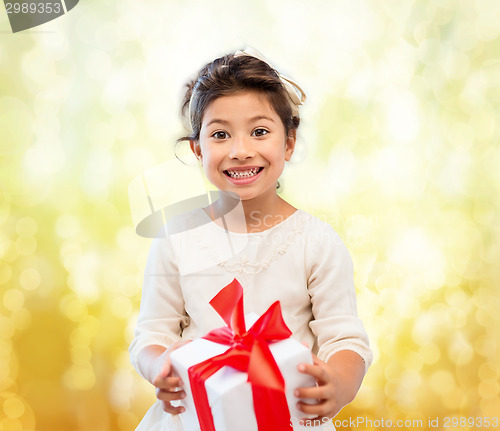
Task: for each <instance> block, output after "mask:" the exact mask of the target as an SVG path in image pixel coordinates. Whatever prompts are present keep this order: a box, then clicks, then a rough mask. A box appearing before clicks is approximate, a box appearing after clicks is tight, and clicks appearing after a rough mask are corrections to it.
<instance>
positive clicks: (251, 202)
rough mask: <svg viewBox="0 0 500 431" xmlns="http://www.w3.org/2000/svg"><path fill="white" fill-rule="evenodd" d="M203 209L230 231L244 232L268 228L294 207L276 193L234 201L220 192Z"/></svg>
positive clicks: (293, 209)
mask: <svg viewBox="0 0 500 431" xmlns="http://www.w3.org/2000/svg"><path fill="white" fill-rule="evenodd" d="M236 203H237V204H236ZM204 210H205V212H206V213H207V214H208V215H209V216H210V218H211V219H212V220H213V221H214V222H215V223H217V224H218V225H220V226H223V227H225V228H227V229H228V230H229V231H231V232H239V233H245V232H262V231H265V230H268V229H270V228H272V227H273V226H274V225H276V224H278V223H281V222H282V221H283V220H284V219H286V218H288V217H290V216H291V215H292V214H293V213H294V212H295V211H296V208H295V207H293V206H292V205H290V204H289V203H288V202H286V201H285V200H284V199H282V198H280V197H279V196H278V195H276V194H274V196H272V195H271V196H269V197H266V198H264V197H263V196H260V197H259V199H248V200H244V201H238V202H235V199H234V198H231V197H228V196H227V195H225V194H224V193H221V197H220V199H219V200H217V201H216V202H214V203H213V204H211V205H209V206H208V207H206V208H204ZM222 216H224V223H223V222H222V220H221V217H222Z"/></svg>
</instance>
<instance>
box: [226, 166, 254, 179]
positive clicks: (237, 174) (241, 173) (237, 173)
mask: <svg viewBox="0 0 500 431" xmlns="http://www.w3.org/2000/svg"><path fill="white" fill-rule="evenodd" d="M259 169H260V168H253V169H249V170H248V171H227V173H228V174H229V176H231V177H232V178H247V177H253V176H254V175H255V174H256V173H257V172H259Z"/></svg>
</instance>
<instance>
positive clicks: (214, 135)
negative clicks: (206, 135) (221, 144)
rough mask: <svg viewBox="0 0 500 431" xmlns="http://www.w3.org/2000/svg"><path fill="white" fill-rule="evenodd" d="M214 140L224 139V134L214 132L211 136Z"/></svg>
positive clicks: (225, 134)
mask: <svg viewBox="0 0 500 431" xmlns="http://www.w3.org/2000/svg"><path fill="white" fill-rule="evenodd" d="M212 136H213V137H214V138H215V139H224V138H225V137H226V136H227V133H226V132H215V133H214V134H213V135H212Z"/></svg>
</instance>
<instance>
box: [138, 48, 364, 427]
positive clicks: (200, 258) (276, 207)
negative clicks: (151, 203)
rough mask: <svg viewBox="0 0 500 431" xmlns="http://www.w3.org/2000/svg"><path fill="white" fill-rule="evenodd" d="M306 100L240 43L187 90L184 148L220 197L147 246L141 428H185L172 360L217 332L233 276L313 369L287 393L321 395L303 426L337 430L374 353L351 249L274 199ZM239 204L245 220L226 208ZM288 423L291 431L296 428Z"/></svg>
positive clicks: (305, 408) (250, 303)
mask: <svg viewBox="0 0 500 431" xmlns="http://www.w3.org/2000/svg"><path fill="white" fill-rule="evenodd" d="M304 101H305V95H304V93H303V91H302V90H301V89H300V87H298V85H297V84H295V83H294V82H293V81H291V80H290V79H288V78H285V77H283V76H281V75H280V74H279V73H278V72H277V71H276V70H275V69H274V68H273V67H272V66H270V64H269V63H268V62H267V61H266V60H265V59H264V58H263V57H262V56H260V54H258V53H257V52H256V51H253V50H251V49H248V48H247V50H245V51H238V52H236V53H235V54H229V55H226V56H223V57H221V58H217V59H216V60H214V61H213V62H211V63H209V64H207V65H206V66H205V67H203V68H202V69H201V71H200V73H199V75H198V77H197V79H196V80H194V81H192V82H190V83H189V84H188V90H187V92H186V97H185V100H184V104H183V113H185V114H187V117H188V119H189V122H190V124H191V127H192V133H191V134H190V135H189V136H185V137H183V138H180V139H179V142H182V141H189V144H190V147H191V150H192V152H193V153H194V155H195V156H196V158H197V159H198V160H199V162H200V164H201V166H202V167H203V170H204V172H205V175H206V177H207V179H208V180H209V181H210V182H211V183H212V184H213V185H214V186H215V187H217V189H219V191H220V194H219V199H218V200H216V201H215V202H213V203H212V204H211V205H209V206H207V207H205V208H198V209H196V210H194V211H190V212H188V213H186V214H184V215H182V216H181V217H180V218H178V219H177V221H176V222H177V223H181V224H183V223H184V228H183V229H178V226H177V228H176V229H175V232H176V233H175V234H171V235H166V237H165V238H157V239H155V240H153V244H152V247H151V251H150V255H149V258H148V264H147V267H146V271H145V278H144V288H143V296H142V302H141V309H140V313H139V318H138V322H137V327H136V331H135V335H136V336H135V338H134V340H133V342H132V344H131V346H130V354H131V361H132V363H133V365H134V367H135V368H136V370H137V371H138V373H139V374H140V375H142V376H143V377H144V378H145V379H147V380H148V381H149V382H150V383H152V384H153V385H154V386H155V387H156V395H157V399H158V401H157V402H156V403H155V405H154V406H153V407H152V408H151V409H150V410H149V412H148V413H147V415H146V416H145V417H144V419H143V421H142V422H141V424H140V425H139V427H138V429H139V430H149V431H151V430H160V429H162V430H164V429H175V428H174V426H175V427H180V429H182V425H181V421H179V418H182V414H180V413H182V412H183V408H182V407H180V406H178V405H177V404H178V400H180V399H182V398H183V397H184V396H185V392H184V390H182V387H183V382H182V381H180V379H179V378H178V377H176V376H175V375H174V373H173V371H172V368H171V365H170V358H169V356H170V353H171V352H172V350H174V349H176V348H178V347H179V346H180V345H182V344H183V343H185V342H187V341H186V340H190V339H193V338H197V337H200V336H203V335H204V334H206V333H207V332H209V331H210V330H212V329H214V328H217V327H220V326H222V320H221V319H220V317H219V316H218V315H217V313H216V312H215V311H214V310H213V309H212V308H211V307H210V305H209V301H210V299H211V298H212V297H213V296H215V294H217V293H218V291H219V290H220V289H221V288H222V287H224V286H225V285H226V284H228V283H229V282H231V281H232V279H233V278H237V279H238V280H239V281H240V282H241V284H242V286H243V289H244V303H245V311H246V312H255V313H257V314H258V315H261V314H262V313H263V312H264V311H265V310H266V309H267V308H268V307H269V306H270V305H271V304H272V303H273V302H274V301H276V300H279V301H280V302H281V307H282V313H283V318H284V320H285V323H286V324H287V326H288V327H289V328H290V329H291V331H292V333H293V335H292V337H293V338H295V339H297V340H299V341H301V342H303V343H305V344H306V345H308V346H310V347H311V350H312V353H313V355H314V356H313V358H314V364H313V365H310V364H302V365H300V366H299V371H300V372H302V373H306V374H310V375H311V376H313V377H314V378H315V379H316V382H317V385H316V387H312V388H296V391H295V395H296V397H297V398H298V399H299V398H315V399H317V400H318V403H317V404H315V405H308V404H305V403H302V402H301V401H299V400H298V399H297V403H298V407H299V410H301V411H302V412H303V413H304V418H305V417H306V416H307V415H308V416H309V417H310V416H311V415H313V416H314V419H312V420H310V421H305V424H306V425H308V424H309V425H311V426H309V427H307V429H333V425H332V422H331V420H330V419H331V418H333V417H334V416H335V415H336V414H337V413H338V412H339V411H340V410H341V409H342V407H344V406H345V405H346V404H348V403H350V402H351V401H352V400H353V399H354V397H355V395H356V393H357V392H358V390H359V387H360V385H361V382H362V380H363V377H364V375H365V373H366V370H367V369H368V367H369V365H370V363H371V361H372V353H371V350H370V347H369V343H368V337H367V335H366V332H365V329H364V327H363V324H362V322H361V320H360V319H359V318H358V316H357V311H356V295H355V290H354V283H353V268H352V261H351V258H350V255H349V252H348V251H347V249H346V247H345V246H344V244H343V243H342V241H341V240H340V238H339V236H338V235H337V233H336V232H335V231H334V230H333V228H332V227H331V226H330V225H329V224H327V223H325V222H323V221H321V220H320V219H319V218H316V217H315V216H312V215H311V214H309V213H307V212H305V211H303V210H301V209H297V208H295V207H293V206H292V205H290V204H289V203H288V202H286V201H285V200H284V199H282V198H281V197H280V196H278V194H277V183H278V179H279V177H280V175H281V174H282V172H283V169H284V166H285V162H286V161H289V160H290V159H291V157H292V155H293V152H294V148H295V142H296V132H297V128H298V127H299V124H300V117H299V105H301V104H302V103H303V102H304ZM235 199H237V200H238V201H239V202H238V204H239V205H240V206H241V208H242V213H243V217H237V216H236V215H235V214H234V211H230V210H228V209H231V208H234V207H235V204H234V200H235ZM193 220H203V223H193ZM228 225H229V226H231V229H227V226H228ZM194 226H196V227H194ZM190 227H191V228H190ZM166 230H167V232H169V228H168V224H167V229H166ZM170 232H173V230H172V229H170ZM228 238H229V239H228ZM228 241H230V242H231V244H233V243H234V244H239V247H238V248H237V251H236V252H234V250H233V249H231V250H233V252H232V253H229V254H228V252H227V243H228ZM207 274H208V275H210V276H208V277H207ZM202 275H203V276H202ZM295 419H296V420H297V421H295V422H294V423H293V425H290V428H287V429H292V428H293V429H303V428H299V427H300V425H299V424H298V419H301V418H295ZM188 431H191V430H188ZM193 431H194V430H193Z"/></svg>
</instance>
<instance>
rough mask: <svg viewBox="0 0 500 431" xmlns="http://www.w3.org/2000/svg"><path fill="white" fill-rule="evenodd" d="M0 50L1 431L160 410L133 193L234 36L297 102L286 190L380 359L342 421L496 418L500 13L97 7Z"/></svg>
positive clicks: (369, 6)
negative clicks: (322, 224) (347, 264)
mask: <svg viewBox="0 0 500 431" xmlns="http://www.w3.org/2000/svg"><path fill="white" fill-rule="evenodd" d="M0 39H1V43H0V64H1V67H0V134H1V136H0V431H13V430H24V431H26V430H49V429H50V430H61V431H67V430H92V431H95V430H106V431H108V430H117V431H118V430H120V431H127V430H132V429H134V428H135V426H136V425H137V424H138V423H139V421H140V419H141V418H142V417H143V416H144V414H145V412H146V410H147V408H148V407H149V406H150V405H151V404H152V403H153V401H154V400H155V395H154V390H153V389H152V387H151V386H150V385H149V384H148V383H146V382H145V381H143V380H142V379H141V378H140V377H139V376H138V375H137V373H136V372H135V370H133V368H132V367H131V365H130V363H129V358H128V352H127V348H128V345H129V343H130V342H131V340H132V338H133V329H134V325H135V321H136V318H137V312H138V308H139V304H140V298H141V284H142V274H143V270H144V265H145V262H146V257H147V253H148V247H149V241H148V240H146V239H144V238H141V237H139V236H138V235H136V233H135V232H134V228H133V224H132V219H131V215H130V209H129V203H128V193H127V190H128V185H129V183H130V181H131V180H132V179H133V178H135V177H137V176H138V175H140V174H142V173H143V172H144V171H145V170H147V169H150V168H152V167H154V166H156V165H160V164H161V163H163V162H165V161H166V160H169V159H171V158H172V157H173V150H172V148H173V144H174V142H175V140H176V139H177V138H178V137H180V136H183V135H184V130H183V128H182V123H181V120H180V118H179V115H178V111H179V106H180V100H181V95H182V89H183V85H184V82H185V81H186V80H187V79H188V78H190V77H192V76H193V74H194V73H195V71H196V70H198V69H199V68H200V67H201V66H202V65H203V64H205V63H206V62H208V61H209V60H211V59H213V58H214V57H215V56H218V55H221V54H224V53H226V52H230V51H233V50H236V49H241V48H244V47H245V46H247V45H251V46H253V47H254V48H256V49H257V50H259V51H261V52H262V53H263V55H265V56H266V57H267V58H269V59H270V60H271V61H272V63H273V64H274V65H275V66H276V67H277V68H278V69H279V70H280V71H281V72H282V73H283V74H284V75H286V76H290V77H292V78H294V79H296V80H297V82H299V83H300V85H301V86H302V87H303V88H304V89H305V91H306V93H307V95H308V100H307V103H306V105H304V107H303V110H302V123H301V127H300V129H299V141H298V143H297V150H296V152H295V154H294V156H293V158H292V160H291V162H290V163H288V164H287V166H286V168H285V174H284V179H283V182H284V184H285V187H284V191H283V194H282V196H283V197H284V198H285V199H287V200H288V201H289V202H290V203H291V204H293V205H295V206H296V207H299V208H302V209H304V210H306V211H308V212H310V213H313V214H315V215H316V216H318V217H319V218H321V219H323V220H325V221H327V222H328V223H330V224H331V225H332V226H333V227H334V228H335V229H336V230H337V231H338V232H339V234H340V235H341V237H342V238H343V239H344V241H345V243H346V244H347V246H348V248H349V250H350V252H351V255H352V257H353V261H354V265H355V277H356V280H355V281H356V286H357V292H358V312H359V314H360V316H361V317H362V319H363V321H364V323H365V326H366V328H367V330H368V333H369V335H370V339H371V343H372V347H373V350H374V353H375V362H374V364H373V366H372V368H371V369H370V371H369V373H368V375H367V376H366V378H365V381H364V384H363V387H362V389H361V391H360V392H359V394H358V396H357V398H356V400H355V401H354V402H353V403H352V404H351V405H349V406H347V407H346V408H344V409H343V410H342V411H341V413H340V414H339V416H338V419H344V418H350V417H354V418H355V417H362V418H366V419H370V420H374V421H375V420H381V419H385V420H388V419H390V420H393V421H395V420H397V419H403V420H406V419H408V420H410V421H419V420H421V421H422V424H423V425H422V426H418V427H407V428H406V429H417V428H418V429H429V430H430V429H435V428H434V427H432V426H431V425H430V424H429V422H428V420H429V418H437V417H439V418H441V419H442V418H444V417H458V418H460V417H466V418H468V417H494V416H497V417H498V416H499V412H500V383H499V381H500V362H499V361H498V358H499V357H500V336H499V334H500V317H499V313H498V309H499V308H500V296H499V294H498V286H499V285H500V269H499V265H498V263H499V262H500V235H499V234H500V228H499V226H500V212H499V211H500V210H499V206H500V203H499V202H500V201H499V199H498V196H500V175H499V172H500V170H499V167H500V146H499V137H500V128H499V126H498V118H499V110H498V106H500V59H499V58H498V53H499V52H500V2H498V1H496V0H480V1H478V0H460V1H455V0H440V1H433V2H429V1H424V0H401V1H396V0H390V1H384V2H370V1H368V0H360V1H335V2H321V1H319V0H313V1H311V2H307V4H306V3H300V2H285V1H284V0H272V1H268V2H265V3H263V2H251V1H243V2H229V1H227V0H217V1H215V2H210V4H209V3H207V2H202V1H201V0H188V1H185V2H175V1H173V2H164V1H160V0H151V1H148V2H132V1H130V0H125V1H122V2H97V1H96V0H93V1H92V0H89V1H85V2H83V1H82V2H80V3H79V4H78V6H77V7H75V8H74V9H73V10H72V11H71V13H70V14H67V15H65V16H63V17H61V18H59V19H57V20H55V21H52V22H49V23H47V24H45V25H43V26H40V27H38V28H37V29H33V31H28V32H24V33H20V34H15V35H14V34H11V33H10V27H9V24H8V21H7V17H6V14H5V13H4V10H3V9H2V10H0ZM180 181H182V180H180ZM442 425H443V424H442V423H441V426H442ZM338 429H351V427H350V426H349V427H343V428H342V427H341V428H338ZM364 429H367V430H371V429H377V427H375V426H366V427H364ZM461 429H470V430H472V429H477V427H474V426H470V425H467V426H465V427H462V428H461ZM489 429H492V428H491V427H490V428H489Z"/></svg>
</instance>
